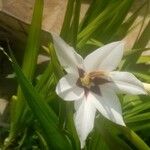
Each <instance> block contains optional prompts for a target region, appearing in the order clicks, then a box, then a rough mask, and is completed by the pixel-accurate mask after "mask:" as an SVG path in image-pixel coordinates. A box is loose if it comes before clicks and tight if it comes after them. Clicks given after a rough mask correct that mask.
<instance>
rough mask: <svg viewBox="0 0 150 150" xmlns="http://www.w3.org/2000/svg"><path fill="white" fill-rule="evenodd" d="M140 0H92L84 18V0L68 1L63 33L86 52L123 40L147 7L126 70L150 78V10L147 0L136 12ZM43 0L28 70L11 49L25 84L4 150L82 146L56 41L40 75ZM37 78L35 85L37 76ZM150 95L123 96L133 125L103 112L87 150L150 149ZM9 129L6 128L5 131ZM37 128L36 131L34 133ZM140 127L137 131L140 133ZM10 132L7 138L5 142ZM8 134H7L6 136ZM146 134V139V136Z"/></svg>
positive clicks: (37, 13) (33, 27) (32, 37)
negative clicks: (63, 94) (63, 89)
mask: <svg viewBox="0 0 150 150" xmlns="http://www.w3.org/2000/svg"><path fill="white" fill-rule="evenodd" d="M134 2H137V0H92V1H91V2H89V8H88V10H87V12H86V14H85V16H84V17H83V19H82V20H81V21H80V12H81V11H80V9H81V4H82V1H81V0H68V4H67V9H66V14H65V18H64V22H63V26H62V29H61V32H60V36H61V37H62V38H63V39H64V40H65V41H66V42H68V43H69V44H70V45H71V46H73V47H74V48H75V49H77V50H78V52H80V54H82V55H87V54H88V53H89V52H91V51H93V50H94V49H95V48H98V47H100V46H102V45H103V44H105V43H109V42H111V41H116V40H122V39H124V38H125V37H126V36H127V35H128V33H130V31H131V29H132V30H133V27H134V25H133V24H134V23H135V21H136V19H137V18H138V16H139V14H140V12H141V11H142V10H145V16H144V17H143V20H142V22H141V28H140V30H139V33H138V35H137V38H136V41H135V42H134V43H133V47H132V48H131V49H130V50H129V51H128V52H126V53H125V54H124V58H123V61H122V63H121V65H120V66H119V69H120V70H127V71H129V72H132V73H133V74H134V75H135V76H137V77H138V78H139V79H141V81H143V82H146V83H150V76H149V75H150V67H149V61H150V57H149V56H143V55H142V52H143V51H146V50H149V47H146V46H147V44H148V42H149V40H150V36H149V35H150V20H149V21H148V23H147V25H146V27H144V23H145V20H146V19H147V16H148V12H149V5H150V4H149V0H145V1H144V2H143V4H141V6H139V8H137V10H135V11H134V12H133V13H132V14H131V15H130V16H128V13H129V12H130V10H131V7H132V6H133V3H134ZM43 6H44V1H43V0H36V1H35V8H34V13H33V18H32V23H31V26H30V30H29V36H28V40H27V46H26V49H25V54H24V59H23V66H22V70H21V69H20V67H19V66H18V64H17V62H16V61H15V58H14V57H13V55H12V54H11V59H12V62H11V63H12V66H13V69H14V71H15V73H16V77H17V80H18V83H19V85H20V86H19V87H18V92H17V96H13V97H12V104H11V120H10V130H9V131H8V129H6V128H4V129H3V130H1V132H0V136H1V134H3V136H2V137H3V139H2V138H1V137H0V146H1V147H2V145H3V149H10V147H12V146H13V147H14V149H47V150H48V149H53V150H59V149H60V150H66V149H68V150H71V149H74V150H79V149H80V143H79V139H78V136H77V133H76V129H75V126H74V120H73V113H74V108H73V104H72V103H71V102H70V103H68V102H64V101H62V100H61V99H60V98H59V97H58V96H57V95H56V93H55V87H56V84H57V82H58V80H59V79H60V78H61V77H62V76H63V75H64V74H65V72H64V70H63V68H62V67H61V66H60V64H59V62H58V60H57V56H56V54H55V50H54V48H53V45H52V41H51V43H50V44H49V45H48V48H47V49H48V55H49V56H50V62H49V64H48V65H47V68H46V69H45V71H44V72H43V73H42V74H41V75H40V76H39V77H38V79H37V78H36V77H34V73H35V69H36V61H37V56H38V54H39V47H40V46H41V45H40V44H41V43H40V32H41V24H42V14H43ZM35 78H36V79H37V82H36V83H35V86H33V85H32V81H33V80H34V79H35ZM149 100H150V97H149V95H146V96H131V95H120V101H121V103H122V108H123V116H124V120H125V123H126V124H127V126H128V128H124V127H120V126H117V125H114V124H113V123H112V122H110V121H108V120H107V119H105V118H104V117H103V116H101V115H99V116H98V117H97V118H96V121H95V128H94V130H93V132H92V133H91V134H90V135H89V137H88V139H87V141H86V147H85V148H84V149H85V150H99V149H102V150H109V149H116V148H117V149H120V150H134V149H142V150H148V149H149V147H148V146H147V144H149V143H148V142H149V139H150V135H149V134H148V131H149V129H150V101H149ZM4 131H6V132H4ZM31 131H32V132H31ZM134 131H136V132H137V134H138V135H139V136H138V135H137V134H136V133H135V132H134ZM7 132H9V135H8V138H6V139H5V142H4V144H3V142H1V141H2V140H4V138H5V137H6V135H7ZM4 135H5V136H4ZM142 139H143V140H142Z"/></svg>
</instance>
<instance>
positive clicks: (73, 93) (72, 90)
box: [56, 74, 84, 101]
mask: <svg viewBox="0 0 150 150" xmlns="http://www.w3.org/2000/svg"><path fill="white" fill-rule="evenodd" d="M76 82H77V78H76V77H75V76H73V75H71V74H67V75H66V76H64V77H63V78H61V79H60V80H59V82H58V84H57V87H56V93H57V94H58V95H59V96H60V97H61V98H62V99H64V100H66V101H73V100H79V99H80V98H82V97H83V96H84V89H83V88H80V87H78V86H77V85H76Z"/></svg>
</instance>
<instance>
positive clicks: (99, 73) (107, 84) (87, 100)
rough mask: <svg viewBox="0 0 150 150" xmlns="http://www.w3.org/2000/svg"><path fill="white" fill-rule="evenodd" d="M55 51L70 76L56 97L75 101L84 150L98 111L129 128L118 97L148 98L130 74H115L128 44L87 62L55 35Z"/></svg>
mask: <svg viewBox="0 0 150 150" xmlns="http://www.w3.org/2000/svg"><path fill="white" fill-rule="evenodd" d="M53 42H54V47H55V50H56V54H57V57H58V59H59V62H60V64H61V65H62V66H63V68H64V69H65V71H66V72H67V75H65V76H64V77H62V78H61V79H60V80H59V82H58V84H57V87H56V93H57V94H58V95H59V97H61V98H62V99H63V100H66V101H74V106H75V111H76V112H75V114H74V121H75V127H76V130H77V133H78V136H79V139H80V142H81V148H83V147H84V145H85V140H86V138H87V136H88V134H89V133H90V132H91V131H92V129H93V126H94V119H95V114H96V110H98V111H99V112H100V113H101V114H102V115H103V116H104V117H106V118H107V119H109V120H111V121H113V122H114V123H116V124H119V125H122V126H125V123H124V120H123V117H122V110H121V105H120V101H119V99H118V97H117V95H116V93H120V92H121V93H128V94H146V92H145V90H144V87H143V84H142V83H141V82H140V81H139V80H138V79H137V78H136V77H135V76H134V75H133V74H131V73H129V72H119V71H113V70H115V69H116V68H117V66H118V64H119V62H120V61H121V59H122V56H123V49H124V43H123V42H121V41H118V42H113V43H110V44H107V45H105V46H103V47H101V48H98V49H96V50H95V51H94V52H92V53H91V54H89V55H87V56H86V57H85V59H83V58H82V57H81V56H80V55H79V54H77V53H76V51H75V50H74V49H73V48H72V47H70V46H69V45H68V44H67V43H65V41H64V40H63V39H61V38H60V37H59V36H56V35H53Z"/></svg>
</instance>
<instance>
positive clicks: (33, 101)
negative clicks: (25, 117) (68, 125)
mask: <svg viewBox="0 0 150 150" xmlns="http://www.w3.org/2000/svg"><path fill="white" fill-rule="evenodd" d="M12 59H13V62H12V66H13V69H14V71H15V73H16V76H17V79H18V81H19V83H20V86H21V89H22V91H23V94H24V96H25V100H26V101H27V103H28V105H29V107H30V108H31V110H32V112H33V114H34V115H35V117H36V118H37V119H38V121H39V123H40V125H41V127H42V130H43V133H44V136H45V140H46V141H47V143H48V144H49V146H50V147H51V148H53V149H58V150H66V149H72V148H71V146H70V145H69V143H68V142H67V139H66V137H65V136H64V135H63V134H62V133H61V132H60V131H59V128H58V118H57V116H56V115H55V113H54V112H53V110H52V109H50V107H49V106H48V104H47V103H46V102H45V100H44V99H43V97H42V96H41V95H40V94H39V93H38V92H37V90H36V89H35V88H34V87H33V86H32V84H31V83H30V82H29V80H27V78H26V77H25V75H24V74H23V73H22V71H21V69H20V68H19V66H18V65H17V63H16V62H15V60H14V58H12ZM56 141H57V142H56Z"/></svg>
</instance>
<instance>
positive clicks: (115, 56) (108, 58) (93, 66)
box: [84, 41, 124, 71]
mask: <svg viewBox="0 0 150 150" xmlns="http://www.w3.org/2000/svg"><path fill="white" fill-rule="evenodd" d="M123 48H124V43H123V42H121V41H118V42H113V43H110V44H107V45H105V46H103V47H101V48H99V49H97V50H95V51H94V52H93V53H91V54H89V55H88V56H87V57H86V58H85V59H84V66H85V68H86V70H87V71H93V70H106V71H112V70H114V69H115V68H116V67H117V66H118V64H119V62H120V61H121V58H122V56H123Z"/></svg>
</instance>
